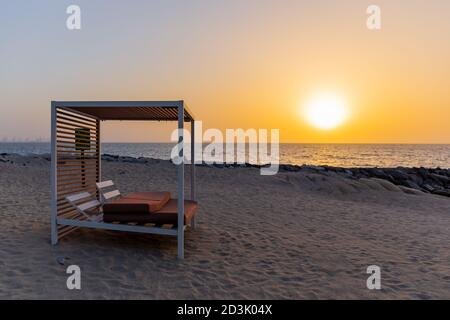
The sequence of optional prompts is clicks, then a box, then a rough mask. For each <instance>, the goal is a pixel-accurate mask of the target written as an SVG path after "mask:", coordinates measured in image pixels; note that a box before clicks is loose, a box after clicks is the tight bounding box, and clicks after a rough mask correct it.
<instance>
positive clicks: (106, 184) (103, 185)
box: [97, 180, 114, 189]
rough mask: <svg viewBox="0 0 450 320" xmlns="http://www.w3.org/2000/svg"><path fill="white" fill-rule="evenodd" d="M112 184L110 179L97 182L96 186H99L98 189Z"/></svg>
mask: <svg viewBox="0 0 450 320" xmlns="http://www.w3.org/2000/svg"><path fill="white" fill-rule="evenodd" d="M113 185H114V182H113V181H112V180H108V181H102V182H97V188H99V189H103V188H107V187H112V186H113Z"/></svg>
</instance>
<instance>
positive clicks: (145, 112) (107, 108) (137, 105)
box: [56, 101, 194, 121]
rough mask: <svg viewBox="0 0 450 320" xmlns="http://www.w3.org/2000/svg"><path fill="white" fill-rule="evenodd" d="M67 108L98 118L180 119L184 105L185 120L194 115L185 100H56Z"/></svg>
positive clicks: (191, 119)
mask: <svg viewBox="0 0 450 320" xmlns="http://www.w3.org/2000/svg"><path fill="white" fill-rule="evenodd" d="M56 103H57V104H58V105H61V106H64V108H65V109H67V110H71V111H75V112H79V113H83V114H85V115H88V116H91V117H94V118H96V119H98V120H142V121H149V120H150V121H178V108H179V106H180V105H183V109H184V120H185V121H193V120H194V116H193V114H192V112H190V111H189V109H188V108H187V106H186V104H185V103H184V102H183V101H128V102H127V101H95V102H89V101H70V102H68V101H64V102H56Z"/></svg>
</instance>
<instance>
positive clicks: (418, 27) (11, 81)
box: [0, 0, 450, 143]
mask: <svg viewBox="0 0 450 320" xmlns="http://www.w3.org/2000/svg"><path fill="white" fill-rule="evenodd" d="M44 3H45V1H44ZM49 3H50V2H49ZM104 3H108V2H104ZM100 4H101V1H98V2H96V3H95V4H93V3H90V2H89V1H79V5H80V6H81V8H82V17H85V18H84V19H85V20H83V29H82V30H81V31H79V32H78V33H77V32H72V31H67V30H65V26H64V23H62V24H61V23H60V20H61V19H64V17H65V15H64V12H65V7H64V5H60V6H55V5H53V6H50V5H49V6H48V7H46V6H44V7H43V8H42V7H39V8H40V9H39V10H38V11H37V12H38V13H36V11H34V12H35V14H34V15H30V14H29V13H28V12H29V11H27V10H31V9H33V8H25V7H24V6H27V5H24V4H20V5H14V4H9V5H7V6H6V9H5V8H4V10H3V11H2V13H0V18H1V19H2V20H1V21H6V24H5V26H6V27H3V28H0V30H1V31H0V36H5V37H6V47H5V48H6V49H5V50H2V51H0V59H1V61H2V72H1V78H0V81H1V84H2V85H1V87H0V93H1V96H2V105H1V113H2V117H1V118H0V141H1V139H2V138H3V139H5V138H7V139H17V140H24V139H35V138H38V137H42V138H44V139H46V138H48V135H49V127H50V124H49V115H50V112H49V111H50V109H49V108H50V107H49V105H50V103H49V101H50V100H52V99H53V100H161V99H170V100H174V99H184V100H185V101H186V102H187V103H188V105H189V106H190V108H191V109H192V110H193V112H194V113H195V115H196V116H197V118H198V119H199V120H202V121H203V122H204V125H203V126H204V127H206V128H208V127H214V128H219V129H222V130H225V129H226V128H244V129H246V128H256V129H257V128H269V129H270V128H278V129H280V138H281V141H282V142H305V143H316V142H317V143H450V91H449V88H450V86H449V78H450V59H449V57H450V41H449V40H448V39H449V36H450V19H448V17H449V15H450V2H449V1H444V0H442V1H441V0H435V1H418V0H417V1H395V3H393V1H381V0H380V1H377V4H378V5H379V6H380V7H381V10H382V30H380V31H369V30H368V29H367V28H366V18H367V14H366V12H365V11H366V8H367V6H368V5H369V4H371V3H365V1H356V0H355V1H351V0H347V1H339V2H337V1H336V2H335V1H333V2H332V1H315V2H313V3H310V4H303V3H300V1H291V0H285V1H268V0H260V1H254V0H249V1H235V0H230V1H201V0H198V1H191V2H189V4H186V3H185V2H182V1H156V2H155V3H153V4H149V3H139V4H136V5H135V6H131V5H128V6H127V5H126V4H119V3H115V4H111V5H109V6H108V10H102V6H101V5H100ZM32 5H33V4H29V6H32ZM34 9H36V8H34ZM103 9H104V8H103ZM61 12H62V17H61ZM2 14H3V15H4V16H2ZM45 16H47V18H43V17H45ZM39 17H41V18H43V19H42V20H36V19H38V18H39ZM13 18H14V19H13ZM114 22H115V23H114ZM52 48H58V50H56V51H55V50H53V49H52ZM318 91H329V92H335V93H336V94H338V95H340V96H343V97H344V98H345V99H346V100H347V101H348V104H349V109H350V117H349V119H348V120H347V121H346V123H345V124H344V125H342V126H340V127H339V128H336V129H334V130H328V131H323V130H318V129H316V128H314V127H312V126H311V125H310V124H308V123H306V121H305V119H304V118H303V117H302V114H301V112H300V109H301V108H302V106H303V105H304V102H305V101H306V100H307V99H308V98H309V97H311V96H312V95H314V94H315V93H316V92H318ZM170 128H173V126H172V125H161V124H158V125H154V124H146V123H132V124H130V123H108V124H106V125H105V127H104V139H105V141H136V142H145V141H168V140H169V132H170Z"/></svg>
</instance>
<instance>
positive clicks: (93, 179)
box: [51, 100, 196, 258]
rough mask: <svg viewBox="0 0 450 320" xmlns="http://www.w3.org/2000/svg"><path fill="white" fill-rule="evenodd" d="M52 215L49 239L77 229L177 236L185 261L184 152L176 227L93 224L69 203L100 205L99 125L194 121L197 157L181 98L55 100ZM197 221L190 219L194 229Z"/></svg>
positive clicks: (188, 113) (189, 115) (181, 124)
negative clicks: (85, 198) (83, 196)
mask: <svg viewBox="0 0 450 320" xmlns="http://www.w3.org/2000/svg"><path fill="white" fill-rule="evenodd" d="M51 115H52V122H51V123H52V129H51V149H52V150H51V152H52V171H51V173H52V177H51V182H52V183H51V186H52V204H51V208H52V214H51V240H52V244H57V243H58V240H59V239H60V238H62V237H64V236H66V235H67V234H69V233H71V232H72V231H74V230H75V229H77V228H79V227H86V228H98V229H106V230H116V231H127V232H140V233H150V234H162V235H171V236H176V237H177V240H178V257H179V258H183V257H184V229H185V227H184V199H185V196H184V148H182V149H181V150H179V157H180V158H181V159H183V160H182V161H181V163H179V164H177V180H178V194H177V196H178V197H177V198H178V226H179V227H176V228H172V229H167V228H159V227H146V226H139V225H122V224H111V223H105V222H103V221H90V220H88V219H87V218H86V216H84V215H82V214H80V212H77V210H75V209H74V207H73V206H72V205H71V204H70V201H68V200H67V199H68V198H69V199H70V197H71V196H73V195H76V194H80V193H88V194H89V195H91V196H92V201H91V202H92V203H94V202H95V203H97V202H96V201H101V199H100V194H99V192H98V190H97V187H96V183H98V182H101V181H102V175H101V142H100V132H101V130H100V127H101V122H102V121H106V120H108V121H109V120H117V121H120V120H123V121H130V120H141V121H177V122H178V129H184V122H190V123H191V159H194V155H195V143H194V137H195V133H194V128H195V120H194V116H193V114H192V112H191V111H189V109H188V108H187V106H186V104H185V103H184V101H182V100H178V101H52V103H51ZM178 133H179V135H178V144H177V145H183V144H184V137H183V130H179V131H178ZM190 171H191V179H190V180H191V192H190V196H191V197H190V198H191V200H195V198H196V197H195V162H194V161H193V162H192V164H191V170H190ZM194 225H195V222H194V221H192V226H194Z"/></svg>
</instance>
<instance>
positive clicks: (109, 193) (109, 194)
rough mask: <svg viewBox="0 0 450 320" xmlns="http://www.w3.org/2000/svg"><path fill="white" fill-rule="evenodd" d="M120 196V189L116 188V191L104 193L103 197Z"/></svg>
mask: <svg viewBox="0 0 450 320" xmlns="http://www.w3.org/2000/svg"><path fill="white" fill-rule="evenodd" d="M118 196H120V191H119V190H114V191H110V192H105V193H103V198H105V200H109V199H112V198H115V197H118Z"/></svg>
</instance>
